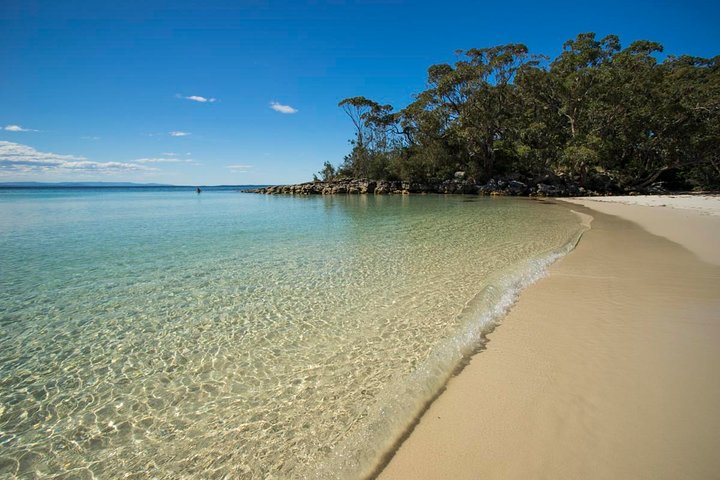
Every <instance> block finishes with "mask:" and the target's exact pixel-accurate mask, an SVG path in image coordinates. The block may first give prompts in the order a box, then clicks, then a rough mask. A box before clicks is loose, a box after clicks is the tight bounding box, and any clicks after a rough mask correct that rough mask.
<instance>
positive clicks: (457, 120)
mask: <svg viewBox="0 0 720 480" xmlns="http://www.w3.org/2000/svg"><path fill="white" fill-rule="evenodd" d="M459 53H462V54H464V56H465V57H466V59H463V60H460V61H458V62H456V63H455V65H454V66H450V65H448V64H440V65H433V66H431V67H430V69H429V70H428V84H429V86H430V88H429V89H428V90H427V92H425V95H426V98H427V104H428V105H429V106H430V108H433V109H438V110H439V111H440V112H442V116H443V117H444V118H445V119H446V122H447V123H449V127H448V129H449V130H453V131H454V133H455V134H456V135H457V137H458V138H459V140H460V142H461V144H462V145H463V146H464V150H465V154H466V155H467V161H468V168H469V170H470V171H471V173H472V174H474V175H479V176H485V177H487V176H490V175H491V174H492V173H493V171H494V170H495V168H496V164H495V163H496V156H497V155H496V150H497V149H498V148H501V147H500V146H501V145H502V144H503V142H505V141H506V140H507V138H508V136H509V135H510V133H511V127H512V119H513V117H514V111H515V110H516V108H515V107H516V106H517V99H516V95H515V90H514V88H513V86H512V82H513V80H514V78H515V75H516V74H517V72H518V71H519V70H520V68H521V67H522V66H523V65H526V64H528V63H531V64H534V63H536V62H537V61H538V57H537V56H535V55H529V54H528V48H527V47H526V46H525V45H522V44H508V45H501V46H497V47H492V48H481V49H477V48H474V49H470V50H467V51H465V52H459Z"/></svg>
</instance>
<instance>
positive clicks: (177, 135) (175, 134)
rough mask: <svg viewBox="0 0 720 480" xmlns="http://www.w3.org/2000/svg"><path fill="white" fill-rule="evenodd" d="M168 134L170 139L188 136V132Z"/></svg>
mask: <svg viewBox="0 0 720 480" xmlns="http://www.w3.org/2000/svg"><path fill="white" fill-rule="evenodd" d="M169 134H170V136H171V137H187V136H188V135H190V132H180V131H175V132H169Z"/></svg>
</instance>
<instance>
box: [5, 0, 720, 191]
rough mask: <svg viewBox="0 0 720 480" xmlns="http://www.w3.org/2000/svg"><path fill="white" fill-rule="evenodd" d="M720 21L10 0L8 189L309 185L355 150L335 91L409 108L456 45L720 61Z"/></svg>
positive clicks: (542, 11) (488, 6) (504, 7)
mask: <svg viewBox="0 0 720 480" xmlns="http://www.w3.org/2000/svg"><path fill="white" fill-rule="evenodd" d="M718 18H720V7H718V6H717V2H709V1H707V2H697V1H692V0H691V1H683V2H680V1H676V2H662V1H654V2H649V1H638V2H627V4H626V2H620V1H615V0H610V1H603V2H588V3H583V2H580V1H573V2H528V1H515V2H480V1H477V2H472V1H465V2H461V1H452V0H448V1H444V2H419V1H401V0H397V1H381V0H374V1H370V0H366V1H359V0H358V1H296V2H274V1H234V2H219V1H211V0H210V1H202V2H200V1H196V2H189V1H174V2H156V1H153V0H146V1H143V2H102V1H95V2H88V1H57V0H53V1H33V0H2V1H1V2H0V181H26V180H32V181H136V182H160V183H173V184H191V185H194V184H260V183H287V182H299V181H306V180H309V179H311V178H312V174H313V172H316V171H317V170H319V169H320V168H321V166H322V164H323V162H325V161H330V162H332V163H334V164H336V165H337V164H339V163H340V162H341V161H342V158H343V156H344V155H345V154H346V153H347V152H348V149H349V147H348V143H347V141H348V139H349V138H350V137H351V136H352V125H351V123H350V121H349V120H348V119H347V118H345V116H344V113H343V112H342V111H341V110H340V109H339V108H338V107H337V103H338V101H340V100H341V99H343V98H345V97H350V96H355V95H364V96H367V97H370V98H372V99H374V100H376V101H379V102H382V103H391V104H392V105H394V106H395V107H403V106H404V105H406V104H407V103H409V102H410V101H412V95H413V94H415V93H418V92H420V91H422V90H423V88H424V86H425V79H426V78H425V74H426V71H427V67H428V66H430V65H432V64H434V63H443V62H453V61H454V60H455V56H454V52H455V50H457V49H468V48H473V47H478V48H480V47H488V46H493V45H498V44H503V43H510V42H513V43H525V44H526V45H528V46H529V47H530V50H531V51H532V52H533V53H544V54H546V55H551V56H555V55H557V54H558V53H559V52H560V51H561V48H562V44H563V42H564V41H565V40H567V39H570V38H573V37H574V36H575V35H576V34H577V33H580V32H588V31H593V32H597V33H598V35H599V36H604V35H606V34H609V33H614V34H618V35H620V39H621V41H622V43H623V45H627V44H629V43H630V42H632V41H634V40H638V39H648V40H655V41H659V42H660V43H662V44H663V45H664V46H665V53H669V54H684V53H687V54H691V55H697V56H714V55H717V54H720V28H718V26H717V22H718ZM203 100H205V101H203ZM273 106H274V107H275V108H273Z"/></svg>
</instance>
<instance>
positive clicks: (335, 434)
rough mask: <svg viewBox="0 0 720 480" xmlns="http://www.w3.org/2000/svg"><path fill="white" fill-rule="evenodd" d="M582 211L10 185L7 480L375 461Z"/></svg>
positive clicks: (223, 472)
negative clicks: (14, 189) (14, 188)
mask: <svg viewBox="0 0 720 480" xmlns="http://www.w3.org/2000/svg"><path fill="white" fill-rule="evenodd" d="M580 232H581V226H580V223H579V221H578V219H577V218H576V217H575V216H574V215H573V214H572V213H571V212H570V211H569V210H568V209H566V208H564V207H559V206H555V205H549V204H541V203H539V202H533V201H529V200H518V199H490V198H477V197H458V196H451V197H443V196H411V197H408V196H402V197H399V196H394V197H380V196H377V197H375V196H349V197H344V196H338V197H324V198H320V197H311V198H298V197H295V198H292V197H278V196H260V195H250V194H239V193H234V192H230V191H226V192H205V193H203V194H202V195H194V194H192V193H191V192H187V191H172V190H171V191H151V190H150V191H132V190H127V191H123V190H119V191H112V192H103V191H94V190H93V191H82V190H78V191H61V192H35V191H26V192H21V193H18V192H11V191H3V190H0V251H2V257H1V258H0V273H1V275H0V476H5V475H9V476H11V477H12V476H19V477H26V478H34V477H38V478H40V477H45V476H48V477H50V478H52V477H54V476H57V477H59V478H66V477H67V478H71V477H72V478H91V477H92V476H93V475H94V476H95V477H98V478H108V477H113V478H117V477H127V478H146V477H154V478H194V477H203V478H223V477H224V476H226V477H227V478H288V477H293V478H298V477H307V478H318V477H323V476H327V477H332V475H333V474H337V473H338V472H342V476H343V477H350V478H352V477H353V476H359V475H362V474H366V473H367V472H368V469H370V468H372V466H373V462H375V461H376V460H377V458H378V455H380V454H382V450H383V449H384V448H387V447H388V446H389V445H390V444H391V443H392V441H393V440H394V439H395V438H396V436H397V435H398V434H399V433H400V432H401V431H402V429H403V428H404V427H405V426H407V425H408V423H409V422H410V421H411V420H412V418H413V416H414V415H416V414H417V411H418V408H420V407H421V406H422V404H423V403H424V402H425V401H427V400H428V399H429V398H431V397H432V395H433V394H434V393H435V392H436V391H437V389H438V388H439V386H441V385H442V382H444V381H445V379H446V378H447V375H448V374H449V373H450V372H451V371H452V369H453V368H454V367H455V366H456V365H457V362H458V361H459V360H460V358H461V356H462V355H464V354H468V353H470V352H471V351H472V350H473V349H475V348H477V347H478V346H479V344H480V342H481V340H482V339H481V334H482V331H483V329H484V328H486V327H487V326H488V325H490V324H492V322H494V321H495V320H496V317H497V315H499V314H501V313H502V312H503V311H504V310H505V309H506V308H507V307H508V305H509V304H510V303H511V302H512V299H513V298H514V297H513V295H514V294H515V292H516V291H517V289H519V288H521V287H522V286H524V285H525V284H527V283H528V282H529V281H532V280H533V279H534V278H535V277H537V275H539V274H541V272H542V271H543V269H544V267H545V266H546V265H547V263H548V262H550V261H552V260H553V259H554V258H556V257H557V256H559V255H561V254H563V253H566V252H567V251H568V250H569V248H571V247H572V245H573V244H574V242H575V241H576V239H577V236H578V235H579V233H580Z"/></svg>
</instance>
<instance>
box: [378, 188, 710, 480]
mask: <svg viewBox="0 0 720 480" xmlns="http://www.w3.org/2000/svg"><path fill="white" fill-rule="evenodd" d="M588 202H591V201H588ZM596 203H597V202H596ZM586 204H588V205H592V206H593V207H595V206H596V205H595V204H591V203H586ZM602 205H603V207H602V208H605V207H604V206H607V205H611V206H612V208H614V209H615V210H614V212H613V213H615V214H616V215H622V216H624V217H626V218H632V217H633V216H635V217H638V216H639V217H640V220H641V223H643V222H644V225H643V226H640V225H639V224H638V223H633V222H630V221H628V220H625V219H623V218H621V217H619V216H610V215H607V214H603V213H601V212H600V211H599V210H601V207H597V208H596V209H594V210H589V209H586V208H584V207H582V206H572V208H573V209H576V210H577V211H579V212H583V213H586V214H590V215H592V216H593V217H594V220H593V221H592V229H591V230H589V231H588V232H587V233H586V234H585V235H584V236H583V238H582V239H581V241H580V243H579V245H578V247H577V248H576V250H575V251H573V252H572V253H571V254H570V255H568V256H567V257H565V258H563V259H562V260H560V261H559V262H557V263H556V264H554V265H553V266H552V267H551V268H550V274H549V276H548V277H547V278H545V279H543V280H541V281H539V282H538V283H536V284H535V285H532V286H531V287H529V288H528V289H527V290H525V291H524V292H523V293H522V294H521V296H520V299H519V301H518V303H517V304H516V305H515V306H514V307H513V309H512V311H511V312H510V314H509V315H508V316H507V317H506V318H505V319H504V321H503V323H502V325H500V326H499V327H498V328H497V329H496V330H495V331H494V332H492V333H491V334H490V335H489V342H488V344H487V348H486V350H484V351H482V352H481V353H479V354H477V355H476V356H474V357H473V358H472V359H471V361H470V363H469V365H468V366H467V367H466V368H465V369H463V370H462V372H461V373H460V374H459V375H458V376H456V377H454V378H453V379H451V381H450V382H449V383H448V386H447V388H446V390H445V391H444V392H443V393H442V394H441V395H440V396H439V397H438V398H437V400H436V401H435V402H433V404H432V405H431V406H430V408H429V409H428V410H427V411H426V412H425V414H424V415H423V417H422V418H421V419H420V421H419V423H418V424H417V426H416V428H415V429H414V431H413V432H412V433H411V434H410V435H409V437H408V438H407V439H406V441H405V442H404V443H403V444H402V445H401V446H400V447H399V449H398V450H397V452H396V453H395V455H394V456H393V458H392V459H391V460H390V462H389V463H388V464H387V465H386V466H385V468H384V470H383V471H382V472H381V473H380V475H379V478H381V479H445V478H448V479H484V478H502V479H507V478H518V479H528V478H533V479H534V478H548V479H558V478H566V479H576V478H584V479H586V478H589V479H616V478H634V479H665V478H667V479H679V478H692V479H701V478H718V475H719V474H720V473H719V472H720V455H718V451H719V450H720V267H718V266H717V265H712V264H711V263H709V262H708V261H714V262H715V263H717V264H718V265H720V253H718V252H716V251H715V250H720V249H715V248H711V247H712V246H714V245H716V244H717V245H720V241H718V240H717V239H720V236H719V234H720V229H716V227H713V226H709V227H707V225H708V224H707V222H705V223H704V224H705V225H706V227H707V228H708V229H709V230H708V231H709V232H710V236H709V237H706V240H698V239H697V238H696V237H697V236H698V235H695V234H694V233H693V230H692V229H693V228H694V227H692V225H693V224H695V223H694V222H697V221H698V220H697V219H696V218H695V217H693V220H691V223H687V224H686V223H683V222H685V221H684V220H682V219H681V218H682V217H683V216H686V214H687V212H685V211H683V210H682V209H669V208H665V209H662V208H659V207H640V206H632V205H621V204H602ZM642 208H646V209H655V211H654V213H653V214H652V215H647V214H643V213H639V212H640V211H639V210H637V209H642ZM633 210H634V213H631V211H633ZM658 210H660V211H663V212H664V214H658ZM704 218H705V219H706V220H707V219H709V218H713V217H712V216H710V215H705V216H704ZM714 218H718V217H714ZM699 222H700V223H703V221H702V218H701V220H699ZM678 224H679V225H680V226H679V227H678ZM710 224H711V225H717V224H716V223H713V222H710ZM652 229H655V232H656V233H660V234H664V235H665V236H658V235H653V234H651V233H649V232H648V230H651V231H652ZM661 231H663V232H664V233H663V232H661ZM672 231H676V233H672ZM668 232H670V233H668ZM703 235H704V234H703ZM666 237H671V239H669V238H666ZM690 237H692V238H693V241H690V242H689V243H688V241H687V238H690ZM708 241H709V242H712V245H708ZM687 247H690V248H691V249H692V251H691V250H689V249H688V248H687ZM702 258H704V259H705V260H708V261H703V260H702Z"/></svg>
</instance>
